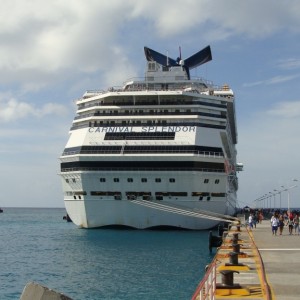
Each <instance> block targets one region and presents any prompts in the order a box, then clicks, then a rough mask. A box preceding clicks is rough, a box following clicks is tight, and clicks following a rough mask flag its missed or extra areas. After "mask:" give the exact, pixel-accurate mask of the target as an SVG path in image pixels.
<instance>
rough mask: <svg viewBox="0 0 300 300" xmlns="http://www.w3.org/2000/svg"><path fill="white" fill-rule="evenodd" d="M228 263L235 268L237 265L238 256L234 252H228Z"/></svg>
mask: <svg viewBox="0 0 300 300" xmlns="http://www.w3.org/2000/svg"><path fill="white" fill-rule="evenodd" d="M229 263H230V265H233V266H237V265H238V264H239V254H238V253H236V252H230V253H229Z"/></svg>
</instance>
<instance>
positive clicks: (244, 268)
mask: <svg viewBox="0 0 300 300" xmlns="http://www.w3.org/2000/svg"><path fill="white" fill-rule="evenodd" d="M217 270H218V271H225V270H231V271H249V270H250V267H249V266H247V265H243V266H226V265H223V266H219V267H218V268H217Z"/></svg>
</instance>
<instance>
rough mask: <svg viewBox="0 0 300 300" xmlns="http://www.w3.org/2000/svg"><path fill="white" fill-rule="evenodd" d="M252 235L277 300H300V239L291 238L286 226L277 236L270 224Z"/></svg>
mask: <svg viewBox="0 0 300 300" xmlns="http://www.w3.org/2000/svg"><path fill="white" fill-rule="evenodd" d="M293 233H294V232H293ZM252 234H253V237H254V242H255V244H256V246H257V248H258V250H259V253H260V255H261V257H262V260H263V264H264V267H265V271H266V275H267V281H268V283H269V285H270V287H271V290H272V294H273V295H274V296H275V299H276V300H296V299H300V235H298V233H297V234H296V235H294V234H293V235H289V231H288V227H287V226H285V227H284V229H283V234H282V235H279V230H278V232H277V235H276V236H275V235H273V234H272V231H271V224H270V221H269V220H264V221H262V223H261V224H257V225H256V228H254V229H253V230H252Z"/></svg>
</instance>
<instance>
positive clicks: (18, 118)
mask: <svg viewBox="0 0 300 300" xmlns="http://www.w3.org/2000/svg"><path fill="white" fill-rule="evenodd" d="M0 7H1V10H0V20H1V21H0V187H1V194H0V206H2V207H64V203H63V192H62V186H61V179H60V176H59V175H58V174H59V172H60V168H59V156H60V155H61V153H62V151H63V149H64V147H65V144H66V142H67V139H68V132H69V129H70V127H71V124H72V121H73V118H74V115H75V111H76V107H75V102H74V100H75V99H77V98H79V97H81V96H82V95H83V94H84V92H85V91H86V90H90V89H107V88H108V87H110V86H121V85H122V84H123V82H124V81H125V80H127V79H129V78H131V77H138V76H139V77H141V76H143V75H144V71H145V66H146V62H145V57H144V52H143V47H144V46H148V47H150V48H152V49H155V50H156V51H158V52H161V53H168V54H169V56H170V57H173V58H177V57H178V53H179V47H181V52H182V57H183V58H185V57H189V56H190V55H192V54H194V53H195V52H197V51H198V50H200V49H202V48H204V47H205V46H207V45H210V46H211V50H212V56H213V60H212V61H210V62H208V63H206V64H205V65H203V66H200V67H198V68H197V69H195V70H193V71H192V73H191V75H192V76H202V77H205V78H206V79H208V80H212V81H213V82H214V84H216V85H223V84H225V83H226V84H229V86H230V87H231V88H232V89H233V91H234V92H235V97H236V99H235V101H236V103H235V104H236V119H237V128H238V144H237V152H238V161H239V162H241V163H243V164H244V171H242V172H239V174H238V175H239V191H238V206H239V207H244V206H245V205H249V206H251V207H254V206H255V205H257V206H262V205H263V204H264V203H265V204H266V201H258V200H257V199H259V198H260V197H262V196H263V195H265V194H269V195H270V196H271V197H270V198H269V201H268V203H269V204H270V200H272V201H271V206H273V205H274V198H275V204H276V206H277V207H278V206H279V205H280V204H279V199H280V196H281V201H282V203H281V206H282V207H287V203H288V193H287V191H283V192H281V193H279V194H275V196H272V195H271V194H270V192H271V193H277V191H280V190H283V189H284V188H282V186H284V187H285V188H286V187H292V186H294V185H297V182H296V181H293V180H294V179H298V180H299V182H298V184H299V187H294V188H291V189H289V199H290V206H291V207H300V139H299V134H300V94H299V92H300V84H299V82H300V81H299V79H300V1H298V0H286V1H274V0H264V1H261V0H252V1H240V0H226V1H218V0H164V1H158V0H143V1H141V0H127V1H123V0H110V1H98V0H89V1H86V0H72V1H65V0H52V1H41V0H26V1H22V0H10V1H6V0H0ZM274 190H277V191H274Z"/></svg>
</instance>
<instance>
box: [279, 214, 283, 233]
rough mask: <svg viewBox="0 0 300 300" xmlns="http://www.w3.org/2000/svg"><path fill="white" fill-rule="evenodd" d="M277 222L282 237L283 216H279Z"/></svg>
mask: <svg viewBox="0 0 300 300" xmlns="http://www.w3.org/2000/svg"><path fill="white" fill-rule="evenodd" d="M278 221H279V234H280V235H282V231H283V227H284V216H283V214H280V215H279V218H278Z"/></svg>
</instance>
